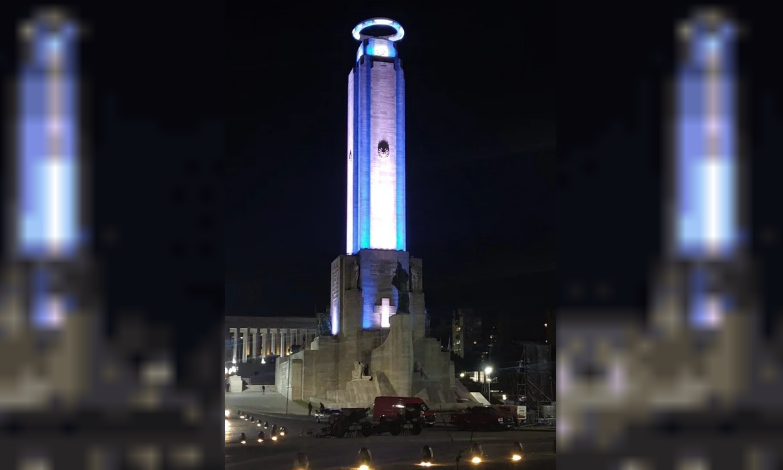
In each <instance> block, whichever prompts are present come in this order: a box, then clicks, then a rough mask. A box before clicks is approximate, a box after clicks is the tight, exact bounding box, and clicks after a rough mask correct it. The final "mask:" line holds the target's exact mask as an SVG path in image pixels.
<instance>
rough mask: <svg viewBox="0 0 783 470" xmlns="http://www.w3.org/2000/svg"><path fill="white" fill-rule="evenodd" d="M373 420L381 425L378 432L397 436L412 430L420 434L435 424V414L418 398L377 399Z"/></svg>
mask: <svg viewBox="0 0 783 470" xmlns="http://www.w3.org/2000/svg"><path fill="white" fill-rule="evenodd" d="M372 418H373V421H376V422H378V423H379V425H378V426H377V430H376V432H385V431H388V432H390V433H391V434H392V435H395V436H396V435H398V434H399V433H400V431H401V429H405V428H411V430H412V433H413V434H418V433H420V432H421V428H422V427H423V426H425V425H428V426H432V425H434V424H435V413H434V412H433V411H431V410H430V409H429V407H427V404H426V403H424V400H422V399H421V398H418V397H375V403H374V406H373V409H372Z"/></svg>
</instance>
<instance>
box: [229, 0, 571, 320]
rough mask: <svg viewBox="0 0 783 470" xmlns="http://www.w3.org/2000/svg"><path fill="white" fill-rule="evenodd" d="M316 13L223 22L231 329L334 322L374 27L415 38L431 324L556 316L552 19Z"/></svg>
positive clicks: (530, 10) (491, 7) (415, 217)
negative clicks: (481, 315)
mask: <svg viewBox="0 0 783 470" xmlns="http://www.w3.org/2000/svg"><path fill="white" fill-rule="evenodd" d="M281 4H282V3H278V4H277V5H281ZM264 5H266V4H264ZM316 5H318V3H313V4H308V8H299V7H297V6H296V5H295V4H292V5H291V6H292V9H290V10H287V11H283V10H281V9H278V8H279V7H275V8H269V7H263V8H261V7H247V8H243V9H237V10H230V11H229V12H228V14H229V19H228V22H229V25H230V27H229V28H228V31H229V33H228V42H229V45H228V69H227V70H228V83H227V85H228V96H229V99H228V116H227V144H228V157H229V167H228V172H227V180H226V188H227V197H228V200H227V207H226V217H227V221H226V226H225V230H226V232H225V237H226V282H227V287H226V302H227V306H228V309H227V314H234V315H311V314H312V313H313V311H314V308H315V307H316V306H318V308H319V309H324V308H325V307H326V304H327V302H328V289H329V271H330V268H329V266H330V262H331V261H332V260H333V259H335V258H336V257H337V256H339V255H340V254H341V253H343V251H344V250H345V192H346V189H345V175H344V171H343V169H344V167H345V162H344V159H345V146H346V132H347V131H346V120H347V80H348V74H349V72H350V70H351V67H352V66H353V65H354V60H355V55H356V50H357V48H358V46H359V43H358V42H357V41H355V40H354V39H353V38H352V36H351V30H352V29H353V27H354V26H355V25H356V24H357V23H359V22H360V21H362V20H364V19H367V18H372V17H376V16H385V17H390V18H393V19H395V20H397V21H398V22H400V23H401V24H402V25H403V27H404V28H405V37H404V39H403V40H402V41H400V42H399V43H398V48H399V54H400V57H401V58H402V60H403V64H404V69H405V78H406V116H407V142H406V146H407V162H408V163H407V180H408V187H407V190H408V196H407V197H408V199H407V205H408V223H407V227H408V251H410V252H411V254H412V255H414V256H417V257H421V258H423V260H424V286H425V287H424V289H425V294H426V295H427V306H428V310H430V312H431V313H435V314H437V313H440V314H443V313H445V314H448V313H449V312H450V310H451V309H453V308H457V307H465V306H467V307H469V306H473V307H477V308H481V307H486V308H488V309H489V308H490V307H491V308H492V309H495V310H497V309H507V310H509V311H513V312H514V313H515V314H534V313H540V312H542V311H543V310H544V309H546V308H547V307H552V306H553V303H554V279H555V277H554V267H555V263H554V248H555V232H554V220H555V217H554V205H555V195H554V180H555V178H554V175H555V167H554V158H555V148H556V134H555V106H556V98H555V81H554V75H553V74H554V69H555V28H554V21H553V19H554V11H553V10H554V6H553V5H551V4H549V3H546V2H525V3H522V4H516V5H515V9H517V11H516V12H515V16H514V18H513V19H509V18H508V16H507V14H508V9H507V8H505V6H507V4H505V3H503V4H500V3H497V4H495V3H493V2H479V3H474V5H476V6H475V7H473V8H465V7H460V6H458V5H459V4H457V3H451V4H449V7H448V8H437V5H436V4H435V3H433V4H432V5H430V4H429V2H428V3H427V5H428V7H430V8H426V9H425V8H423V7H422V5H423V4H422V3H418V2H411V3H406V2H399V1H396V2H373V3H371V4H367V3H365V4H362V3H355V4H354V3H351V2H321V5H322V6H320V7H318V6H316Z"/></svg>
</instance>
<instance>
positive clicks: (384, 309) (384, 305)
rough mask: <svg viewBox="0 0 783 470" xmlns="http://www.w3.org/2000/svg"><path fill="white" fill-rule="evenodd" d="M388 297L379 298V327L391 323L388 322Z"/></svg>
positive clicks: (385, 326) (388, 325)
mask: <svg viewBox="0 0 783 470" xmlns="http://www.w3.org/2000/svg"><path fill="white" fill-rule="evenodd" d="M389 310H390V309H389V299H381V327H382V328H389V327H390V326H391V324H390V323H389V316H390V313H389Z"/></svg>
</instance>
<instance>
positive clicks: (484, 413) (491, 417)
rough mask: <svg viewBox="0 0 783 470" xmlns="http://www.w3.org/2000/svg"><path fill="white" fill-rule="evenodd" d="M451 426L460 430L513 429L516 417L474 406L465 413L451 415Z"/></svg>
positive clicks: (489, 407)
mask: <svg viewBox="0 0 783 470" xmlns="http://www.w3.org/2000/svg"><path fill="white" fill-rule="evenodd" d="M451 424H452V426H456V427H457V428H458V429H460V430H463V429H471V430H476V429H511V428H513V427H514V417H513V416H512V415H511V414H509V413H504V412H502V411H499V410H497V409H495V408H493V407H491V406H474V407H472V408H468V409H467V410H465V411H464V412H463V413H454V414H452V415H451Z"/></svg>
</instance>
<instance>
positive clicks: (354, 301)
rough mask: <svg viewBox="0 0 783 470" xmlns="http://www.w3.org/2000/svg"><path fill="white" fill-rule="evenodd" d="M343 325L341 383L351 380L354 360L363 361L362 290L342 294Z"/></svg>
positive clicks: (341, 336)
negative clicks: (361, 343)
mask: <svg viewBox="0 0 783 470" xmlns="http://www.w3.org/2000/svg"><path fill="white" fill-rule="evenodd" d="M341 304H342V308H343V314H342V317H343V321H344V323H343V325H342V327H341V330H340V368H339V371H338V374H339V375H338V380H339V383H340V384H341V385H342V384H345V383H347V382H348V381H350V380H351V372H352V371H353V363H354V361H361V351H360V344H359V338H360V336H361V332H362V291H360V290H358V289H351V290H346V291H344V292H343V294H342V302H341Z"/></svg>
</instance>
